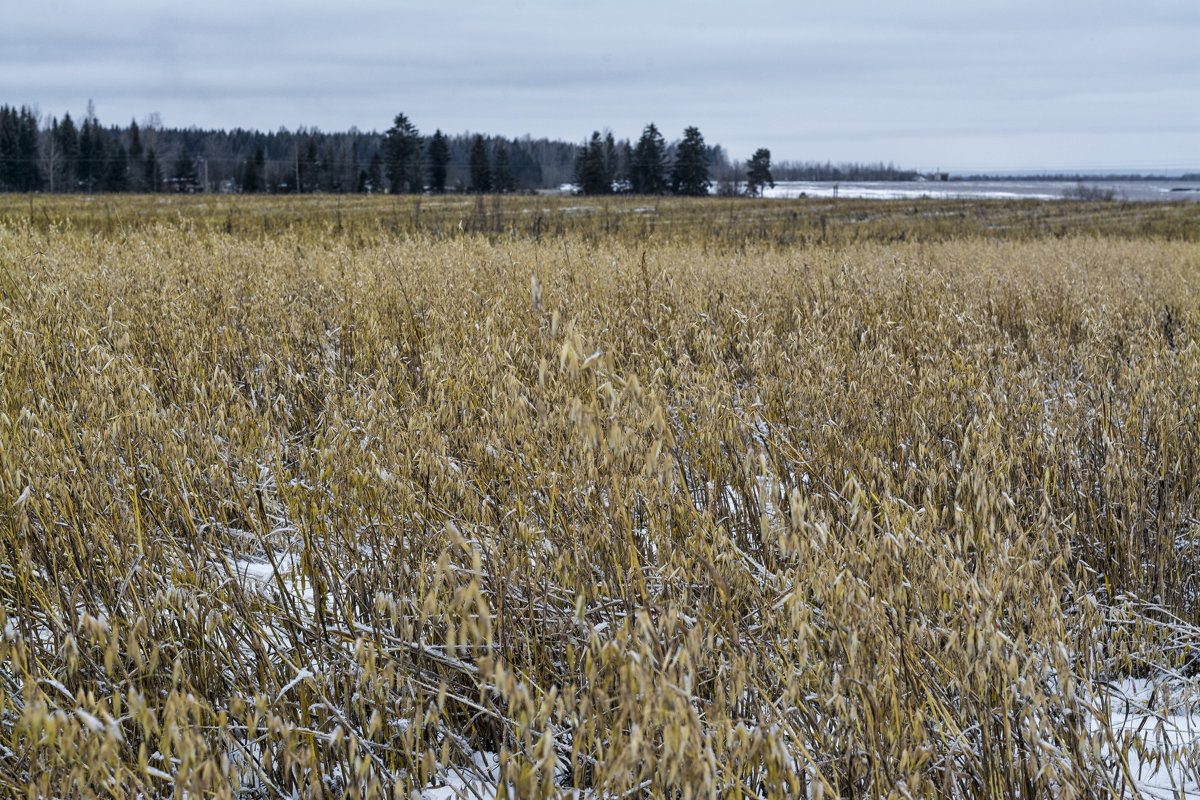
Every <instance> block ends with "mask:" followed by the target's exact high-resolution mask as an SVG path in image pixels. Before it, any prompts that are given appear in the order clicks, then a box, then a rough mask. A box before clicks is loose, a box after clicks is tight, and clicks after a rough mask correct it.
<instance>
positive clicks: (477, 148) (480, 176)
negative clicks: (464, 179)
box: [467, 133, 492, 194]
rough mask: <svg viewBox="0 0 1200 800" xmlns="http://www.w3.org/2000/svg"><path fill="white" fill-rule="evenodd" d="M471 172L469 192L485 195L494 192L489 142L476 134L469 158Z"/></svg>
mask: <svg viewBox="0 0 1200 800" xmlns="http://www.w3.org/2000/svg"><path fill="white" fill-rule="evenodd" d="M467 161H468V165H467V166H468V168H469V169H470V172H471V183H470V186H469V187H468V190H469V191H471V192H476V193H479V194H483V193H486V192H490V191H491V190H492V167H491V163H490V161H489V159H488V151H487V142H485V141H484V140H483V135H482V134H479V133H477V134H475V138H474V139H472V140H471V153H470V155H469V156H468V158H467Z"/></svg>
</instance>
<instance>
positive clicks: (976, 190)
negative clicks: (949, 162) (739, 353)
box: [763, 181, 1200, 201]
mask: <svg viewBox="0 0 1200 800" xmlns="http://www.w3.org/2000/svg"><path fill="white" fill-rule="evenodd" d="M1083 185H1084V187H1085V188H1086V189H1088V190H1097V191H1101V192H1107V191H1109V190H1112V192H1113V195H1114V197H1115V198H1116V199H1119V200H1136V201H1154V200H1158V201H1167V200H1200V183H1195V182H1192V183H1187V182H1176V181H1096V182H1087V183H1085V184H1083ZM1079 187H1080V184H1078V183H1076V182H1072V181H864V182H846V183H832V182H828V181H780V182H778V183H776V184H775V188H773V189H772V188H767V189H766V190H765V191H764V192H763V196H764V197H778V198H787V197H857V198H869V199H878V200H901V199H917V198H922V197H928V198H934V199H950V200H952V199H955V198H987V199H996V200H1014V199H1026V200H1061V199H1063V198H1065V197H1069V196H1071V194H1072V193H1073V192H1076V191H1077V190H1078V189H1079Z"/></svg>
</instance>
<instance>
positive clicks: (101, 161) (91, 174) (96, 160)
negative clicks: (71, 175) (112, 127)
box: [78, 114, 107, 192]
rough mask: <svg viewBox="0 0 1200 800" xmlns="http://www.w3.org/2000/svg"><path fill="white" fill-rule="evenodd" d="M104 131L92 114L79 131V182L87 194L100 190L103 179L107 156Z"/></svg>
mask: <svg viewBox="0 0 1200 800" xmlns="http://www.w3.org/2000/svg"><path fill="white" fill-rule="evenodd" d="M104 139H105V136H104V131H103V130H102V129H101V128H100V122H99V120H97V119H96V117H95V116H93V115H92V114H88V116H87V117H85V118H84V120H83V127H82V128H81V129H80V131H79V167H78V176H79V182H80V183H81V184H83V188H84V189H86V190H87V191H88V192H92V191H95V190H96V189H98V188H102V184H103V182H104V177H105V166H106V165H105V161H106V158H107V154H106V152H105V150H106V148H105V146H104V144H105V143H104Z"/></svg>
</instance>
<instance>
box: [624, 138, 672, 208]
mask: <svg viewBox="0 0 1200 800" xmlns="http://www.w3.org/2000/svg"><path fill="white" fill-rule="evenodd" d="M666 155H667V143H666V141H665V140H664V139H663V135H662V134H661V133H659V132H658V128H656V127H655V126H654V123H653V122H651V123H650V124H649V125H647V126H646V127H645V128H644V129H643V130H642V136H641V138H640V139H638V143H637V147H635V148H634V150H633V165H632V167H631V168H630V171H629V172H630V175H629V183H630V188H631V189H632V190H633V193H634V194H662V193H663V192H665V191H666V189H667V179H666V172H667V168H666Z"/></svg>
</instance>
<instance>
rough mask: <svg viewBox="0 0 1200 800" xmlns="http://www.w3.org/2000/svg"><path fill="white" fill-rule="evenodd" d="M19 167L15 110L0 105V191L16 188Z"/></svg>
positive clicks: (9, 190)
mask: <svg viewBox="0 0 1200 800" xmlns="http://www.w3.org/2000/svg"><path fill="white" fill-rule="evenodd" d="M19 169H20V163H19V156H18V153H17V110H16V109H15V108H9V107H8V106H0V191H7V192H11V191H13V190H15V189H16V186H17V173H18V171H19Z"/></svg>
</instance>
